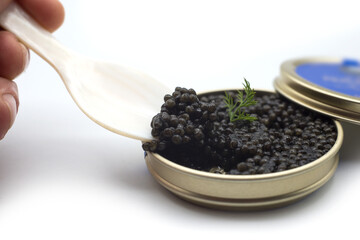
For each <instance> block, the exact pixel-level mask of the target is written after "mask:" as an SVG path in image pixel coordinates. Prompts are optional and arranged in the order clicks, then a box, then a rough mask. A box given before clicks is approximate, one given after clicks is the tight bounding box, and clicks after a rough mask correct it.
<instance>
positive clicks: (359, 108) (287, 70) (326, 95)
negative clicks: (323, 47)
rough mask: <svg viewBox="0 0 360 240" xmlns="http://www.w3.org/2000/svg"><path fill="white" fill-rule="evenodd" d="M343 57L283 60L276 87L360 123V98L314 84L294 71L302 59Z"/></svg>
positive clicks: (323, 110) (302, 101)
mask: <svg viewBox="0 0 360 240" xmlns="http://www.w3.org/2000/svg"><path fill="white" fill-rule="evenodd" d="M341 61H342V59H340V58H325V57H317V58H301V59H294V60H288V61H285V62H284V63H282V64H281V67H280V77H278V78H276V79H275V81H274V87H275V89H276V91H278V92H279V93H280V94H281V95H283V96H285V97H287V98H289V99H290V100H292V101H294V102H297V103H298V104H300V105H303V106H305V107H307V108H310V109H312V110H314V111H317V112H320V113H323V114H325V115H328V116H331V117H334V118H336V119H340V120H344V121H347V122H350V123H354V124H360V98H356V97H353V96H350V95H346V94H343V93H339V92H335V91H332V90H329V89H326V88H324V87H321V86H318V85H316V84H313V83H311V82H309V81H307V80H306V79H304V78H302V77H300V76H299V75H297V73H296V72H295V69H296V67H297V66H298V65H300V64H303V63H339V62H341Z"/></svg>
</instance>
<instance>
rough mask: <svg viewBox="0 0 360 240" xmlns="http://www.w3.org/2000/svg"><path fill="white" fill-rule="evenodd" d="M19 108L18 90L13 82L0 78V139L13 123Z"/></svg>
mask: <svg viewBox="0 0 360 240" xmlns="http://www.w3.org/2000/svg"><path fill="white" fill-rule="evenodd" d="M18 106H19V101H18V90H17V86H16V84H15V83H14V82H12V81H9V80H7V79H4V78H0V139H3V138H4V136H5V134H6V133H7V132H8V130H9V129H10V127H11V126H12V125H13V123H14V121H15V117H16V114H17V110H18Z"/></svg>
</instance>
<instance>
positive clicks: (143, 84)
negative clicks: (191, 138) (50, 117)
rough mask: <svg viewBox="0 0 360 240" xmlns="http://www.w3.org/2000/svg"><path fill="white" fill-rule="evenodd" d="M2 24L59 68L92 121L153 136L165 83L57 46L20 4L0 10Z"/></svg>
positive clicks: (118, 130) (138, 135) (144, 136)
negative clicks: (152, 120)
mask: <svg viewBox="0 0 360 240" xmlns="http://www.w3.org/2000/svg"><path fill="white" fill-rule="evenodd" d="M0 25H1V26H2V27H3V28H5V29H7V30H8V31H10V32H12V33H13V34H15V35H16V36H17V37H18V39H19V40H20V41H21V42H22V43H24V44H25V45H26V46H27V47H29V48H30V49H31V50H33V51H34V52H35V53H37V54H38V55H39V56H40V57H42V58H43V59H44V60H45V61H47V62H48V63H49V64H50V65H51V66H52V67H53V68H54V69H55V70H56V71H57V72H58V74H59V75H60V77H61V79H62V80H63V82H64V84H65V86H66V88H67V90H68V91H69V93H70V95H71V96H72V98H73V100H74V101H75V102H76V104H77V105H78V106H79V108H80V109H81V110H82V111H83V112H84V113H85V114H86V115H87V116H88V117H89V118H90V119H92V120H93V121H94V122H96V123H98V124H99V125H101V126H103V127H104V128H106V129H108V130H110V131H113V132H115V133H118V134H121V135H123V136H126V137H130V138H134V139H139V140H142V141H147V140H150V139H152V136H151V127H150V122H151V119H152V117H153V116H154V115H155V114H156V113H158V112H159V111H160V107H161V104H162V103H163V97H164V95H165V94H166V93H169V92H170V90H169V89H168V88H167V87H166V86H164V85H163V84H162V83H160V82H158V81H156V80H154V79H153V78H151V77H149V76H147V75H145V74H143V73H140V72H137V71H135V70H133V69H129V68H126V67H123V66H119V65H116V64H112V63H105V62H99V61H94V60H91V59H87V58H84V57H82V56H79V55H78V54H76V53H74V52H72V51H70V50H69V49H67V48H65V47H64V46H62V45H61V44H59V43H58V42H57V41H56V40H55V38H54V37H53V36H52V35H51V34H50V33H49V32H48V31H46V30H45V29H44V28H43V27H41V26H40V25H39V24H38V23H37V22H36V21H35V20H33V19H32V18H31V17H30V16H29V15H28V14H27V13H26V12H25V11H24V10H23V9H22V8H21V7H20V6H19V5H17V4H16V3H11V4H10V5H9V6H8V8H7V9H6V10H5V11H4V12H2V13H1V15H0Z"/></svg>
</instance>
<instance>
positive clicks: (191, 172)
mask: <svg viewBox="0 0 360 240" xmlns="http://www.w3.org/2000/svg"><path fill="white" fill-rule="evenodd" d="M230 90H236V89H230ZM255 90H256V91H257V92H262V93H261V94H265V93H272V94H275V93H274V92H273V91H268V90H264V91H261V90H258V89H255ZM220 91H229V90H216V91H207V92H206V93H210V92H211V93H215V92H220ZM206 93H202V94H206ZM333 121H334V123H335V126H336V130H337V138H336V141H335V143H334V145H333V147H332V148H331V149H330V150H329V151H328V152H327V153H326V154H324V155H323V156H321V157H320V158H318V159H316V160H314V161H313V162H311V163H308V164H306V165H304V166H301V167H297V168H294V169H290V170H285V171H283V172H278V173H268V174H258V175H223V174H215V173H209V172H205V171H200V170H195V169H191V168H188V167H184V166H181V165H179V164H176V163H174V162H172V161H170V160H168V159H166V158H164V157H163V156H161V155H159V154H156V153H151V152H147V154H146V157H145V160H146V164H147V167H148V169H149V172H150V173H151V174H152V175H153V177H154V178H155V180H156V181H158V183H159V184H161V185H162V186H163V187H165V188H166V189H168V190H169V191H170V192H172V193H174V194H175V195H177V196H179V197H180V198H183V199H185V200H187V201H190V202H193V203H195V204H198V205H201V206H205V207H210V208H216V209H223V210H243V211H244V210H245V211H247V210H262V209H268V208H274V207H279V206H284V205H288V204H290V203H292V202H294V201H296V200H299V199H301V198H303V197H305V196H307V195H309V194H310V193H312V192H314V191H315V190H317V189H318V188H320V187H321V186H323V185H324V184H325V183H326V182H327V181H328V180H329V179H330V178H331V177H332V176H333V174H334V173H335V170H336V168H337V165H338V161H339V150H340V148H341V145H342V143H343V138H344V133H343V129H342V126H341V124H340V123H339V122H338V121H336V120H333Z"/></svg>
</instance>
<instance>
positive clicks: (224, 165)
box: [143, 87, 337, 175]
mask: <svg viewBox="0 0 360 240" xmlns="http://www.w3.org/2000/svg"><path fill="white" fill-rule="evenodd" d="M229 94H230V95H232V96H235V95H236V92H230V93H229ZM223 99H224V93H213V94H211V95H204V96H198V95H197V94H196V92H195V91H194V90H193V89H186V88H180V87H177V88H176V89H175V91H174V92H173V93H172V94H171V95H170V94H167V95H166V96H165V97H164V104H163V105H162V107H161V111H160V113H158V114H157V115H156V116H154V118H153V119H152V121H151V127H152V135H153V136H154V138H155V140H152V141H150V142H145V143H144V144H143V149H144V150H145V151H151V152H156V153H159V154H160V155H162V156H163V157H165V158H167V159H169V160H171V161H173V162H175V163H178V164H180V165H183V166H186V167H189V168H193V169H197V170H203V171H209V172H213V173H220V174H233V175H239V174H241V175H248V174H262V173H272V172H280V171H284V170H288V169H292V168H296V167H300V166H302V165H305V164H307V163H309V162H312V161H314V160H315V159H318V158H319V157H321V156H322V155H324V154H325V153H326V152H328V151H329V150H330V149H331V148H332V146H333V144H334V143H335V141H336V137H337V132H336V127H335V125H334V123H333V121H331V119H329V118H327V117H324V116H322V115H320V114H317V113H315V112H312V111H310V110H307V109H305V108H303V107H301V106H299V105H297V104H295V103H292V102H289V101H288V100H286V99H284V98H282V97H281V96H279V95H277V94H275V93H268V94H265V95H262V96H256V97H255V100H256V101H257V104H256V105H254V106H250V107H248V108H245V109H244V111H245V113H246V114H250V116H253V117H256V118H257V120H256V121H252V122H249V121H247V120H240V121H236V122H230V120H229V116H228V113H227V107H226V105H225V103H224V100H223Z"/></svg>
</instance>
